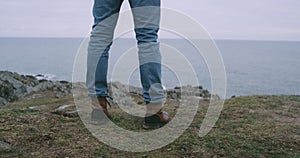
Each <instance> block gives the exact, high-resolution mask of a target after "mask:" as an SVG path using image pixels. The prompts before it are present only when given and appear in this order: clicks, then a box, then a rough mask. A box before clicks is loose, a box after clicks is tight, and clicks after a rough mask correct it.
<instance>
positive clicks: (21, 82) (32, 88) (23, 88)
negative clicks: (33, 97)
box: [0, 71, 72, 105]
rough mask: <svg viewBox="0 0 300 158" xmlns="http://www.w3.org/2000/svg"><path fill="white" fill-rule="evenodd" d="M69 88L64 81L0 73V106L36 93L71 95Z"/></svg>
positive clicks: (68, 84)
mask: <svg viewBox="0 0 300 158" xmlns="http://www.w3.org/2000/svg"><path fill="white" fill-rule="evenodd" d="M39 78H40V77H39ZM71 87H72V86H71V83H69V82H65V81H49V80H45V79H40V80H39V79H38V78H37V77H35V76H31V75H19V74H17V73H12V72H8V71H0V105H3V104H6V103H8V102H13V101H16V100H18V99H21V98H24V97H26V96H28V95H29V94H31V93H33V92H38V91H44V90H53V91H55V92H57V93H71Z"/></svg>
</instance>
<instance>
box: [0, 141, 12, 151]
mask: <svg viewBox="0 0 300 158" xmlns="http://www.w3.org/2000/svg"><path fill="white" fill-rule="evenodd" d="M10 148H11V145H10V144H8V143H6V142H4V141H1V140H0V151H1V150H7V149H10Z"/></svg>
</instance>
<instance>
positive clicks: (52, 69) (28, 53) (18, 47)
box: [0, 38, 300, 98]
mask: <svg viewBox="0 0 300 158" xmlns="http://www.w3.org/2000/svg"><path fill="white" fill-rule="evenodd" d="M82 41H83V39H82V38H0V52H1V53H0V54H1V55H0V70H7V71H12V72H18V73H21V74H31V75H37V74H43V75H45V76H47V77H48V78H49V79H53V80H67V81H71V80H72V70H73V63H74V60H75V57H76V54H77V52H78V49H79V47H80V44H81V42H82ZM160 42H161V43H163V44H168V45H170V46H172V47H175V48H176V49H177V50H178V51H179V52H180V53H181V54H183V55H184V56H185V57H186V59H187V60H188V61H189V62H190V64H191V65H192V67H193V68H194V70H195V72H196V74H197V77H198V80H199V84H200V85H202V86H203V87H204V88H206V89H208V90H210V89H211V82H210V74H209V71H208V68H207V65H206V64H205V62H204V60H203V57H201V56H200V55H199V54H197V52H196V50H195V49H194V48H193V47H192V46H191V45H190V44H189V43H188V42H187V41H184V40H181V39H162V40H160ZM215 42H216V44H217V46H218V48H219V50H220V53H221V55H222V58H223V61H224V66H225V69H226V76H227V95H226V97H227V98H229V97H231V96H245V95H300V70H299V69H300V62H299V60H300V42H296V41H247V40H216V41H215ZM135 45H136V44H135V40H134V39H117V40H116V41H115V42H114V44H113V46H112V48H111V52H110V59H109V62H110V65H109V72H111V70H112V68H113V67H114V65H115V63H116V61H117V60H118V58H119V57H120V56H121V55H122V54H123V53H124V52H126V51H127V50H128V49H129V48H132V47H134V46H135ZM162 53H163V52H162ZM174 62H176V61H174ZM182 71H185V70H182ZM162 75H163V82H164V85H165V86H166V87H167V88H173V87H175V86H179V85H178V84H180V83H179V82H178V80H177V79H176V75H175V74H174V73H173V72H172V70H171V69H169V68H168V67H166V66H164V67H163V71H162ZM109 77H110V74H109ZM115 80H117V79H115ZM129 80H130V84H133V85H136V86H140V82H139V73H138V70H135V71H134V73H133V74H132V76H131V77H130V79H129Z"/></svg>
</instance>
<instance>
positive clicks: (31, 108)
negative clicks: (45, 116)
mask: <svg viewBox="0 0 300 158" xmlns="http://www.w3.org/2000/svg"><path fill="white" fill-rule="evenodd" d="M29 109H30V110H38V111H40V110H49V106H47V105H38V106H31V107H29Z"/></svg>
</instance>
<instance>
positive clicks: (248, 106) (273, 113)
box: [0, 91, 300, 158]
mask: <svg viewBox="0 0 300 158" xmlns="http://www.w3.org/2000/svg"><path fill="white" fill-rule="evenodd" d="M167 103H168V104H169V106H168V107H167V108H166V110H167V111H168V112H169V113H170V115H171V116H173V115H174V111H176V106H175V105H176V104H178V102H177V101H174V100H168V101H167ZM68 104H73V99H72V97H71V96H70V95H65V96H63V97H60V98H56V97H55V95H53V93H52V92H51V91H44V92H41V93H35V94H32V95H31V96H29V97H27V98H25V99H23V100H19V101H17V102H13V103H9V104H6V105H3V106H0V113H1V115H0V142H2V144H6V145H1V143H0V157H297V158H299V157H300V96H245V97H236V98H232V99H228V100H226V101H225V105H224V109H223V111H222V114H221V116H220V119H219V120H218V122H217V124H216V125H215V127H214V128H213V129H212V130H211V131H210V133H209V134H208V135H206V136H205V137H203V138H200V137H198V131H199V126H200V123H201V121H202V119H203V117H204V115H205V112H206V110H207V107H208V101H201V102H200V104H201V106H199V109H198V112H197V115H196V117H195V118H194V121H193V123H192V125H191V126H190V127H189V128H188V130H186V131H185V132H184V134H183V135H182V136H181V137H179V138H178V139H177V140H175V141H174V142H173V143H171V144H169V145H167V146H165V147H163V148H161V149H158V150H154V151H151V152H144V153H130V152H124V151H120V150H117V149H113V148H111V147H109V146H107V145H104V144H103V143H101V142H99V141H97V139H96V138H94V137H93V136H92V135H91V133H90V132H89V131H88V130H87V129H86V128H85V126H84V125H83V123H82V122H81V120H80V118H79V117H78V116H77V115H70V116H68V115H64V114H62V113H56V112H54V109H56V108H57V107H58V106H61V105H68ZM174 109H175V110H174ZM110 111H111V113H112V115H113V118H114V119H113V121H114V122H115V123H116V124H118V125H120V126H122V127H124V128H128V129H131V130H136V131H140V130H143V129H142V127H141V124H142V121H143V119H142V118H136V117H130V116H128V115H127V114H126V113H124V112H122V111H121V110H120V109H118V108H116V107H113V108H112V109H110Z"/></svg>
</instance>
